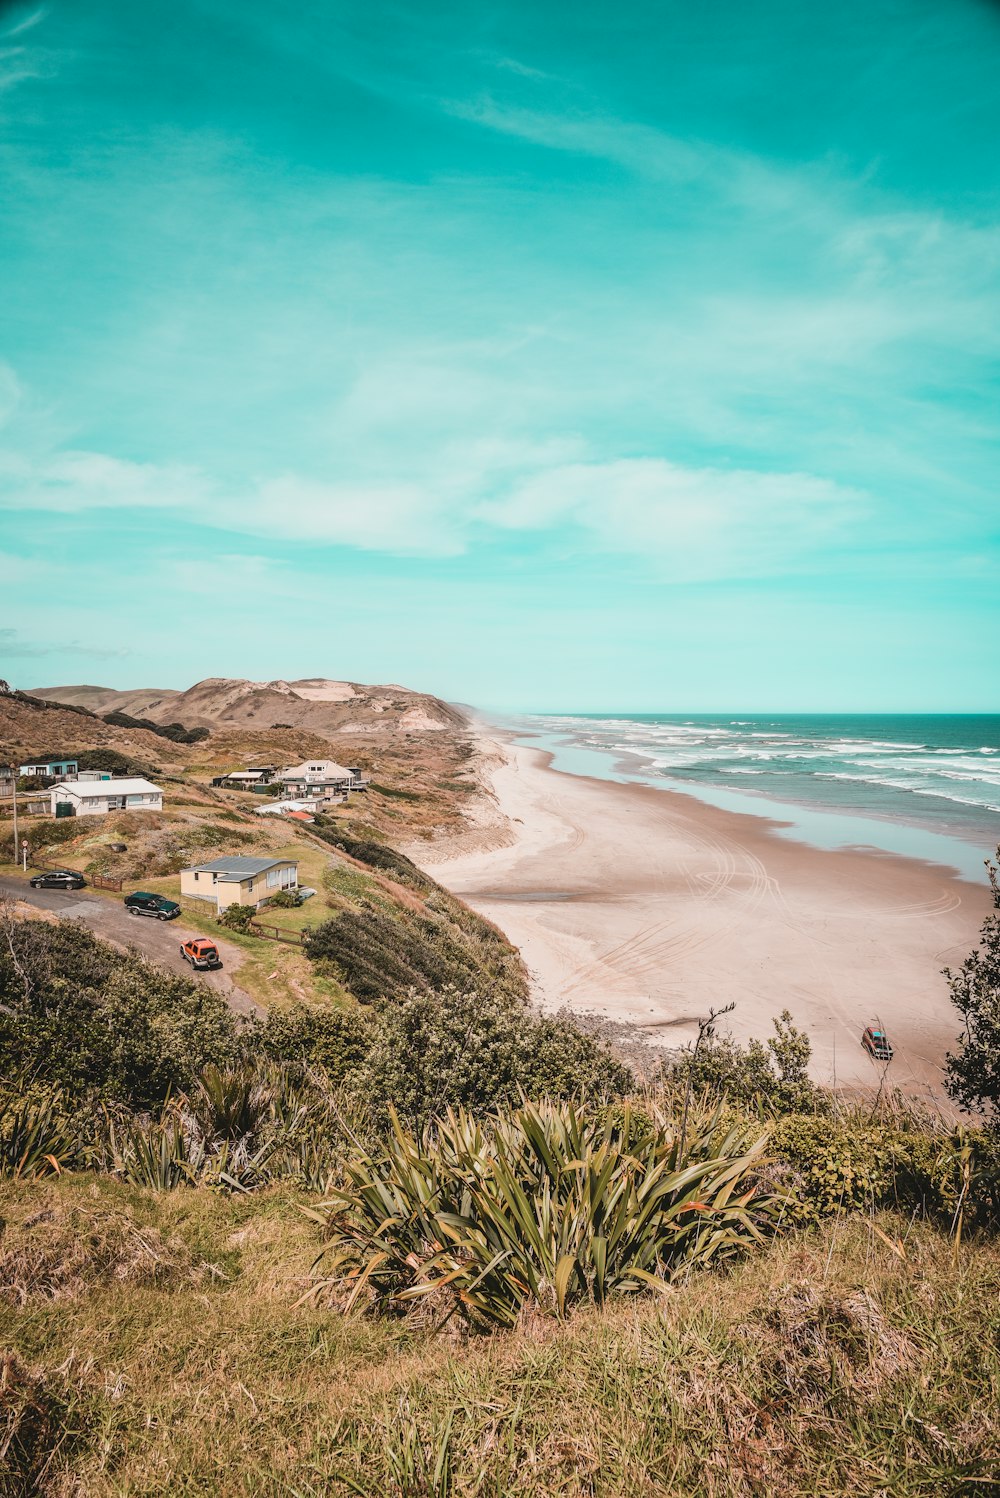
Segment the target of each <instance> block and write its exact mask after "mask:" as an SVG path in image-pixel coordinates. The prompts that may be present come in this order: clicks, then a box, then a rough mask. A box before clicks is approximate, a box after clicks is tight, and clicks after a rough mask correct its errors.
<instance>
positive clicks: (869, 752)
mask: <svg viewBox="0 0 1000 1498" xmlns="http://www.w3.org/2000/svg"><path fill="white" fill-rule="evenodd" d="M511 726H512V727H513V728H514V731H515V734H516V735H517V737H518V739H519V740H520V741H521V742H524V743H530V744H533V745H534V746H535V747H537V748H540V749H545V750H547V751H548V752H549V753H551V754H552V755H553V756H554V759H553V766H554V768H555V769H557V770H562V771H565V772H567V773H569V774H576V775H591V776H595V777H597V778H599V779H607V780H616V781H621V782H625V783H628V782H632V783H639V784H645V785H651V786H656V787H659V788H660V789H663V790H672V791H681V792H684V793H686V794H688V795H693V796H697V797H698V798H699V799H700V800H702V801H705V802H708V803H709V804H710V805H713V806H718V807H720V808H722V809H724V810H726V811H732V812H742V813H745V814H749V815H756V816H765V817H769V818H771V819H772V820H774V821H776V822H779V823H782V824H785V825H783V826H781V827H780V828H778V829H776V834H777V835H778V836H782V837H789V838H793V839H795V840H796V841H799V842H805V843H809V844H811V845H812V846H814V847H819V848H825V849H839V848H864V849H869V850H874V851H879V852H883V853H890V854H896V855H900V856H902V857H906V858H919V859H925V860H927V861H928V862H931V863H937V864H942V865H944V866H946V867H948V868H951V869H954V870H955V871H956V872H957V873H958V874H959V875H960V876H961V877H962V878H963V879H970V880H973V881H975V882H976V883H982V882H985V878H986V874H985V869H984V860H985V859H986V858H987V857H989V856H992V855H993V854H994V853H995V850H996V848H997V844H998V843H1000V715H991V716H985V715H978V716H956V717H945V716H920V717H913V716H908V717H902V716H899V717H897V716H890V717H873V716H869V715H865V716H858V715H851V716H847V717H836V718H833V717H812V716H808V717H795V718H774V717H768V718H747V717H741V718H738V719H737V718H726V717H708V716H705V715H701V716H698V717H690V718H680V717H676V718H675V717H668V716H665V715H659V714H649V715H643V716H640V715H633V716H629V717H613V718H612V717H609V718H600V717H594V716H589V715H588V716H579V717H568V716H562V715H558V716H548V715H546V716H542V715H534V716H532V717H526V718H521V719H519V720H517V722H516V724H512V725H511Z"/></svg>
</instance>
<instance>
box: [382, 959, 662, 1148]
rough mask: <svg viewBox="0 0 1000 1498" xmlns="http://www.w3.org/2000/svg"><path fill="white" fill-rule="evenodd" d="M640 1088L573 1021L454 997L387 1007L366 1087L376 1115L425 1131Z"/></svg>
mask: <svg viewBox="0 0 1000 1498" xmlns="http://www.w3.org/2000/svg"><path fill="white" fill-rule="evenodd" d="M633 1085H634V1081H633V1077H632V1074H631V1072H630V1071H629V1070H628V1068H627V1067H626V1066H624V1065H623V1064H622V1063H621V1062H620V1061H618V1060H617V1058H616V1057H615V1056H614V1055H613V1054H612V1053H611V1051H610V1050H609V1049H608V1047H607V1046H606V1045H604V1044H603V1043H602V1042H601V1041H599V1040H598V1039H596V1038H595V1037H594V1036H591V1035H587V1034H584V1033H583V1032H582V1031H580V1030H577V1029H576V1028H575V1027H574V1026H573V1025H572V1024H571V1023H570V1022H569V1021H567V1020H553V1019H546V1018H540V1017H538V1016H536V1015H534V1014H533V1013H532V1012H531V1011H530V1010H529V1009H527V1008H526V1007H525V1006H524V1005H521V1004H518V1003H516V1002H512V1001H511V1000H510V999H509V998H507V997H506V996H504V995H502V994H500V993H496V992H494V993H488V994H482V993H480V994H477V993H464V992H462V991H460V990H458V989H454V988H445V989H442V990H439V991H435V992H415V991H411V992H409V993H407V994H404V995H402V996H400V997H398V998H394V999H388V1000H380V1001H378V1002H377V1003H376V1004H375V1005H374V1023H373V1035H372V1043H371V1046H370V1048H369V1051H368V1054H367V1056H366V1059H365V1063H364V1066H363V1068H362V1069H361V1071H360V1073H359V1076H358V1080H357V1083H356V1087H357V1090H358V1092H359V1095H360V1096H362V1097H364V1098H366V1099H367V1100H368V1102H369V1103H370V1104H371V1106H372V1107H373V1108H375V1109H380V1110H382V1111H383V1112H388V1110H389V1109H395V1110H396V1111H397V1112H398V1113H400V1114H401V1115H402V1116H403V1117H404V1118H406V1119H407V1120H409V1121H411V1122H412V1123H414V1124H415V1125H418V1126H419V1125H421V1124H423V1123H425V1122H426V1121H427V1120H428V1119H430V1118H431V1117H432V1116H433V1115H434V1114H435V1113H440V1111H441V1110H442V1109H443V1108H445V1107H465V1108H470V1109H474V1110H479V1111H481V1110H486V1109H492V1108H495V1107H498V1106H501V1105H503V1104H513V1103H516V1102H517V1100H518V1099H519V1098H520V1097H521V1095H522V1093H523V1092H529V1093H530V1094H531V1095H533V1096H536V1097H537V1096H542V1095H543V1094H544V1095H547V1096H550V1097H554V1098H575V1097H586V1098H588V1099H591V1100H593V1101H595V1102H596V1101H599V1100H608V1099H611V1098H619V1097H622V1096H624V1095H625V1094H627V1093H628V1092H629V1091H630V1090H631V1088H632V1087H633Z"/></svg>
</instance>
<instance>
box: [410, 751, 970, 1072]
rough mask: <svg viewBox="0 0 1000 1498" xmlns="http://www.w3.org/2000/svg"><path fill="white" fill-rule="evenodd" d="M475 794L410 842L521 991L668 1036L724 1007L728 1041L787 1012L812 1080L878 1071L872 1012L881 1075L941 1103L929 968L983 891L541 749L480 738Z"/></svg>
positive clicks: (671, 1039)
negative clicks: (589, 771)
mask: <svg viewBox="0 0 1000 1498" xmlns="http://www.w3.org/2000/svg"><path fill="white" fill-rule="evenodd" d="M480 750H481V755H482V760H481V763H482V765H483V781H484V790H485V792H486V799H485V801H484V802H483V803H481V805H480V807H479V810H478V813H477V814H476V817H475V820H474V825H472V826H471V827H470V830H469V832H468V833H467V834H465V835H464V836H463V837H461V838H459V839H456V840H452V841H448V842H445V843H442V844H438V845H432V846H431V847H427V846H424V847H422V848H421V849H420V850H419V854H418V855H417V856H418V857H419V860H420V862H421V863H422V864H423V866H424V867H426V868H428V869H429V870H430V871H432V872H433V874H434V876H435V877H436V878H437V879H439V880H440V881H441V882H442V883H443V884H445V885H446V886H447V887H448V888H449V889H451V890H452V891H453V892H454V893H455V894H457V895H460V896H461V897H462V898H463V899H464V900H466V901H468V903H469V904H470V905H472V906H474V907H475V909H477V910H478V911H480V912H481V913H482V914H483V915H485V916H487V917H489V918H490V919H491V920H493V921H494V922H496V924H497V925H498V926H499V927H500V928H501V929H502V930H503V931H505V932H506V934H507V935H508V937H509V938H510V939H511V941H513V942H514V943H515V944H516V945H517V946H518V948H519V949H520V950H521V952H522V954H523V956H524V960H525V963H526V965H527V967H528V970H529V972H530V975H531V979H532V984H533V992H534V997H535V1000H536V1002H537V1003H538V1004H539V1005H540V1006H541V1007H543V1008H544V1009H546V1010H556V1009H560V1008H562V1007H567V1008H570V1009H574V1010H577V1011H581V1012H587V1013H593V1014H600V1015H604V1016H606V1017H608V1018H609V1019H613V1020H624V1021H628V1022H631V1023H633V1024H636V1025H638V1026H640V1027H641V1028H642V1029H643V1030H644V1031H645V1032H646V1033H647V1034H648V1035H649V1036H650V1037H651V1038H656V1039H657V1040H661V1041H663V1042H665V1043H667V1044H670V1045H679V1044H683V1043H684V1042H685V1041H687V1040H689V1039H690V1038H691V1037H692V1036H693V1034H694V1033H695V1031H694V1025H695V1021H696V1020H697V1018H698V1017H699V1016H703V1015H705V1014H706V1013H707V1012H708V1010H709V1008H710V1006H713V1005H714V1006H715V1007H717V1008H718V1007H720V1006H722V1005H724V1004H728V1003H730V1002H734V1001H735V1004H736V1009H735V1011H734V1013H733V1014H732V1015H731V1016H730V1017H729V1019H728V1020H727V1024H728V1025H729V1026H730V1028H731V1030H732V1033H733V1034H734V1035H735V1036H737V1037H738V1038H740V1039H743V1040H745V1039H747V1038H748V1037H750V1036H759V1037H765V1036H766V1035H768V1034H769V1033H771V1026H770V1021H771V1017H772V1016H773V1015H776V1014H778V1013H780V1011H781V1010H782V1009H789V1010H790V1011H791V1013H792V1016H793V1018H794V1020H795V1022H796V1023H797V1024H798V1025H800V1026H802V1027H803V1028H804V1029H806V1030H807V1031H808V1033H809V1035H810V1037H811V1039H812V1043H813V1074H814V1076H815V1078H816V1080H817V1081H822V1082H825V1083H831V1084H835V1085H837V1086H840V1087H847V1088H853V1087H858V1086H870V1085H872V1084H873V1083H877V1081H878V1078H879V1071H880V1069H878V1068H876V1067H875V1065H874V1063H872V1062H871V1061H870V1060H869V1059H868V1057H867V1055H866V1054H865V1052H864V1051H863V1050H862V1048H861V1046H860V1044H859V1036H860V1034H861V1031H862V1029H863V1028H864V1026H865V1025H866V1024H869V1023H872V1022H875V1021H878V1022H879V1023H881V1024H882V1025H883V1026H884V1027H885V1028H886V1030H887V1031H888V1032H889V1035H890V1037H891V1039H892V1041H893V1043H894V1045H895V1048H896V1056H895V1059H894V1061H893V1063H892V1068H891V1073H890V1079H891V1081H892V1082H893V1083H894V1084H895V1085H896V1086H898V1087H901V1088H903V1089H904V1090H906V1091H907V1092H910V1093H914V1094H917V1095H924V1096H926V1097H927V1098H928V1099H929V1100H930V1099H933V1100H935V1101H937V1100H939V1099H940V1098H941V1096H942V1094H941V1069H942V1064H943V1060H944V1055H945V1052H946V1050H948V1049H949V1048H950V1047H952V1046H953V1045H954V1043H955V1040H956V1037H957V1033H958V1024H957V1015H956V1012H955V1011H954V1009H953V1007H952V1005H951V1003H950V1000H949V997H948V990H947V986H946V983H945V980H944V979H943V977H942V976H941V969H942V967H944V966H945V965H946V964H951V965H956V964H958V963H960V962H961V960H962V959H963V958H964V957H965V956H966V954H967V953H968V952H969V950H970V949H971V948H972V947H973V946H974V945H975V943H976V941H977V938H978V932H979V928H980V925H981V922H982V919H983V917H984V915H985V914H986V912H987V910H988V908H989V904H990V901H989V892H988V890H987V889H986V888H985V886H984V887H983V888H979V887H977V886H975V885H973V884H970V883H966V882H963V881H961V880H959V879H956V878H954V877H953V876H952V875H951V874H950V873H949V872H948V871H947V870H944V869H941V868H938V867H936V866H934V865H930V864H924V863H920V862H916V861H911V860H908V859H902V858H896V857H891V856H888V855H881V854H878V853H874V852H872V853H867V852H855V851H844V852H835V853H831V852H824V851H819V850H816V849H813V848H811V847H808V846H806V845H803V844H799V843H796V842H792V841H790V840H787V839H784V838H781V837H777V836H775V835H774V831H773V828H774V825H775V824H773V823H771V822H769V821H768V820H767V819H765V818H763V817H757V816H743V815H735V814H732V813H729V812H724V811H720V810H717V809H716V808H714V807H711V806H707V805H705V804H703V803H701V802H699V801H698V800H696V799H695V798H694V797H690V796H686V795H681V794H677V793H674V792H670V791H660V790H656V789H653V788H648V787H645V786H638V785H635V786H633V785H620V784H615V783H612V782H608V781H603V780H597V779H588V778H584V777H582V776H577V775H568V774H563V773H560V772H557V771H555V770H553V769H551V768H549V760H550V756H549V755H547V754H545V753H543V752H542V751H540V750H537V749H531V748H527V747H524V746H522V745H515V744H508V743H505V742H503V741H502V740H501V739H500V738H494V737H493V736H488V737H485V736H484V738H483V739H482V740H481V742H480Z"/></svg>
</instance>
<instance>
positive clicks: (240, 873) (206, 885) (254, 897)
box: [181, 856, 299, 912]
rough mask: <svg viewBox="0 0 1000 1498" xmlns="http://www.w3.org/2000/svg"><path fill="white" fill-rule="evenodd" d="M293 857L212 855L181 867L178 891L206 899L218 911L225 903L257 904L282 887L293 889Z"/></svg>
mask: <svg viewBox="0 0 1000 1498" xmlns="http://www.w3.org/2000/svg"><path fill="white" fill-rule="evenodd" d="M298 883H299V866H298V863H297V862H296V860H295V859H294V858H242V857H235V856H234V857H232V858H214V859H213V860H212V862H211V863H199V864H196V865H195V867H194V868H192V869H182V870H181V894H182V895H189V896H190V897H191V898H192V899H193V900H210V901H211V902H212V904H213V905H215V906H216V907H217V908H218V910H219V911H220V912H221V911H223V910H225V909H226V908H227V906H229V905H253V906H257V905H261V904H263V903H264V902H265V901H266V900H269V899H270V898H271V896H272V895H276V894H278V892H279V891H280V890H283V889H297V888H298Z"/></svg>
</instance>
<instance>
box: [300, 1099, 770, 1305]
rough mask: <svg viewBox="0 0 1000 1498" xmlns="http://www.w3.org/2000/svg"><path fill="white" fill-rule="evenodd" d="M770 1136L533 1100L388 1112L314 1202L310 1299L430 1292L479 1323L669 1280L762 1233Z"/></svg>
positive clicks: (394, 1300) (410, 1298)
mask: <svg viewBox="0 0 1000 1498" xmlns="http://www.w3.org/2000/svg"><path fill="white" fill-rule="evenodd" d="M764 1145H765V1136H762V1135H759V1134H757V1135H756V1137H753V1136H751V1134H750V1133H749V1132H748V1128H747V1126H746V1125H743V1124H735V1125H734V1124H726V1125H723V1124H722V1122H721V1120H720V1116H719V1114H718V1113H716V1114H714V1115H713V1116H711V1117H709V1118H702V1119H701V1120H690V1121H689V1122H688V1126H687V1137H686V1139H685V1140H683V1141H682V1139H681V1135H680V1130H679V1129H678V1128H677V1127H676V1126H675V1125H674V1123H673V1122H672V1121H671V1120H669V1119H667V1118H666V1117H664V1116H661V1115H656V1114H654V1115H653V1116H650V1115H649V1114H646V1113H643V1114H641V1115H640V1114H636V1113H634V1112H633V1111H632V1109H631V1108H630V1107H629V1106H627V1105H626V1106H624V1107H622V1108H621V1109H619V1110H616V1112H615V1113H614V1114H609V1113H608V1112H607V1111H606V1110H605V1111H602V1112H600V1113H594V1112H589V1111H588V1110H586V1109H585V1108H583V1107H580V1106H577V1105H575V1104H572V1103H562V1104H555V1103H547V1102H542V1103H530V1102H524V1103H522V1105H521V1107H520V1108H518V1109H517V1110H516V1111H514V1112H513V1113H510V1114H498V1115H493V1116H491V1117H490V1118H488V1119H486V1120H479V1119H476V1118H475V1117H473V1116H472V1115H471V1114H469V1113H466V1112H465V1111H464V1110H458V1111H452V1110H449V1111H448V1112H447V1113H446V1114H445V1115H444V1117H443V1118H442V1119H441V1120H440V1121H438V1122H437V1123H436V1124H434V1125H432V1126H431V1127H430V1128H428V1129H427V1130H425V1131H423V1133H422V1134H420V1135H417V1134H415V1133H413V1132H410V1131H408V1130H406V1129H404V1128H403V1127H402V1125H401V1124H400V1122H399V1120H398V1118H396V1117H395V1116H394V1117H393V1120H392V1136H391V1139H390V1142H389V1145H388V1147H387V1148H386V1150H385V1152H384V1153H383V1154H381V1155H379V1156H375V1155H373V1154H372V1153H370V1152H369V1151H367V1150H364V1149H361V1150H359V1151H358V1152H357V1153H356V1154H355V1155H354V1156H353V1157H352V1158H351V1159H349V1160H348V1162H347V1164H346V1167H345V1175H346V1179H345V1181H344V1184H343V1185H342V1186H341V1187H339V1188H338V1189H337V1190H335V1191H333V1192H331V1193H330V1195H329V1198H328V1200H327V1201H325V1202H324V1203H322V1204H320V1205H319V1206H318V1207H316V1208H310V1209H306V1210H307V1212H308V1215H309V1216H310V1217H312V1218H313V1220H314V1221H316V1222H318V1223H319V1224H320V1225H321V1226H322V1227H323V1228H324V1229H325V1231H326V1232H327V1233H328V1235H329V1243H328V1245H327V1246H326V1248H325V1249H324V1250H323V1253H322V1254H321V1255H320V1258H319V1259H318V1260H317V1266H316V1268H317V1278H316V1281H315V1283H314V1285H313V1287H312V1289H311V1291H310V1292H309V1293H310V1295H311V1296H312V1297H319V1298H324V1297H332V1298H333V1299H334V1300H335V1301H337V1302H339V1303H340V1304H341V1305H342V1306H343V1307H344V1308H345V1309H348V1308H350V1307H351V1306H353V1305H355V1304H357V1303H358V1302H359V1301H361V1300H362V1298H365V1299H366V1300H367V1301H368V1302H370V1303H373V1304H374V1305H376V1306H378V1307H381V1308H385V1309H393V1310H404V1309H406V1308H407V1307H413V1306H415V1305H419V1304H421V1303H429V1304H430V1305H432V1306H434V1307H435V1309H437V1308H440V1309H441V1311H442V1313H443V1317H444V1319H447V1318H448V1317H450V1316H451V1315H452V1314H454V1313H456V1312H457V1313H458V1314H459V1315H461V1316H462V1317H463V1318H464V1319H465V1320H467V1321H468V1322H470V1323H472V1324H474V1325H483V1326H488V1325H495V1326H513V1325H514V1324H515V1323H516V1322H517V1321H518V1319H519V1317H520V1316H521V1315H522V1314H523V1313H524V1312H526V1311H528V1310H530V1309H532V1308H534V1309H537V1310H539V1311H540V1312H542V1313H544V1314H550V1315H555V1316H557V1317H559V1318H562V1317H564V1316H565V1315H566V1314H567V1312H568V1311H569V1309H570V1308H571V1307H572V1306H573V1305H575V1304H576V1303H578V1302H581V1301H592V1302H595V1303H597V1304H602V1303H603V1302H604V1301H605V1300H606V1299H607V1298H608V1297H609V1296H611V1295H614V1294H622V1293H634V1292H636V1291H641V1290H648V1289H651V1288H652V1289H657V1290H662V1289H664V1288H665V1287H666V1285H667V1284H668V1283H669V1281H670V1280H671V1278H673V1277H674V1276H675V1275H676V1274H677V1273H678V1272H679V1271H680V1270H686V1269H690V1268H693V1267H695V1266H700V1265H704V1264H708V1263H709V1262H712V1261H716V1260H718V1259H721V1258H723V1257H725V1256H727V1255H730V1254H732V1253H734V1252H737V1251H738V1250H740V1249H743V1248H745V1247H747V1246H749V1245H750V1244H753V1243H758V1242H761V1241H762V1240H763V1239H764V1237H765V1235H766V1233H767V1232H768V1231H769V1230H770V1229H772V1228H773V1226H774V1224H775V1222H776V1221H777V1219H778V1216H779V1213H780V1207H781V1200H780V1198H778V1197H776V1196H774V1195H770V1194H764V1193H759V1192H756V1191H755V1189H754V1188H753V1187H751V1186H749V1185H748V1183H747V1176H748V1173H749V1172H750V1171H751V1169H752V1168H753V1166H754V1165H755V1164H756V1163H757V1162H758V1160H759V1157H760V1155H761V1153H762V1151H763V1149H764Z"/></svg>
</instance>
